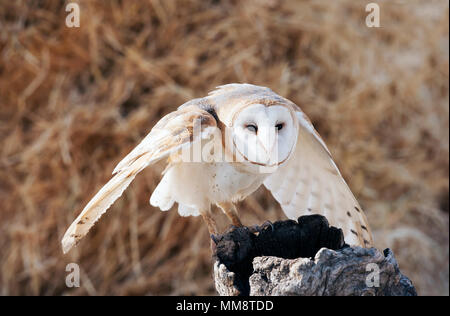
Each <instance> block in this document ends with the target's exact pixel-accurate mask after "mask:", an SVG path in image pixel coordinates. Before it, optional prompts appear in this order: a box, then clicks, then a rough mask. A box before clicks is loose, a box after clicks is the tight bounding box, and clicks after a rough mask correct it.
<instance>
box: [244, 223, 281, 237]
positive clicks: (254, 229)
mask: <svg viewBox="0 0 450 316" xmlns="http://www.w3.org/2000/svg"><path fill="white" fill-rule="evenodd" d="M267 227H270V229H271V230H272V232H273V231H274V230H275V228H274V226H273V224H272V222H271V221H265V222H264V223H263V224H262V225H261V226H258V225H253V226H250V227H248V230H249V231H250V232H251V233H253V234H256V233H258V234H259V233H261V232H262V231H263V230H264V229H266V228H267Z"/></svg>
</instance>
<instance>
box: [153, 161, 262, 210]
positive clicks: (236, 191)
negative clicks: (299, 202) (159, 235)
mask: <svg viewBox="0 0 450 316" xmlns="http://www.w3.org/2000/svg"><path fill="white" fill-rule="evenodd" d="M266 177H267V175H264V174H261V175H257V176H255V175H252V176H249V174H248V173H246V172H245V171H241V170H239V169H238V168H236V167H235V166H234V164H232V163H227V162H219V163H177V164H174V165H172V166H170V167H169V169H168V170H167V172H166V173H165V174H164V176H163V178H162V179H161V182H160V183H159V184H158V186H157V188H156V189H155V191H154V192H153V194H152V197H151V199H150V203H151V204H152V205H153V206H156V207H159V208H161V210H168V209H170V208H171V207H172V205H173V203H174V202H177V203H178V204H179V212H180V215H183V216H189V215H193V216H196V215H199V210H205V209H209V207H210V205H211V204H216V203H221V202H227V201H238V200H241V199H243V198H245V197H246V196H248V195H249V194H251V193H253V192H254V191H255V190H256V189H258V187H259V186H260V185H261V184H262V183H263V182H264V180H265V178H266Z"/></svg>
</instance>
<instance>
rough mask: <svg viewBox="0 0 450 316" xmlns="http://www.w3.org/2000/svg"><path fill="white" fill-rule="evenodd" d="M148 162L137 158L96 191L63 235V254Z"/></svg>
mask: <svg viewBox="0 0 450 316" xmlns="http://www.w3.org/2000/svg"><path fill="white" fill-rule="evenodd" d="M148 161H149V159H148V157H147V155H143V156H141V157H139V159H137V160H136V161H134V162H133V163H132V164H131V165H129V166H128V167H126V168H124V169H122V170H121V171H120V172H118V173H117V174H116V175H115V176H114V177H113V178H112V179H111V180H109V182H108V183H106V184H105V185H104V186H103V187H102V188H101V189H100V191H98V193H97V194H96V195H95V196H94V197H93V198H92V200H91V201H90V202H89V203H88V204H87V205H86V207H85V208H84V209H83V211H82V212H81V213H80V215H78V217H77V218H76V219H75V220H74V221H73V223H72V224H71V225H70V227H69V228H68V229H67V231H66V233H65V234H64V237H63V239H62V241H61V243H62V249H63V252H64V253H67V252H68V251H69V250H70V249H71V248H72V247H73V246H74V245H76V244H77V243H78V242H79V241H80V240H81V238H83V237H84V236H85V235H86V234H87V233H88V232H89V230H90V229H91V227H92V226H94V224H95V222H96V221H97V220H98V219H99V218H100V217H101V216H102V215H103V213H105V212H106V211H107V210H108V208H109V207H110V206H111V205H112V204H113V203H114V202H115V201H116V200H117V199H118V198H119V197H120V196H121V195H122V193H123V192H124V191H125V189H126V188H127V187H128V186H129V185H130V183H131V181H133V179H134V177H135V176H136V175H137V174H138V173H139V172H140V171H141V170H142V169H144V168H145V167H146V166H147V165H148Z"/></svg>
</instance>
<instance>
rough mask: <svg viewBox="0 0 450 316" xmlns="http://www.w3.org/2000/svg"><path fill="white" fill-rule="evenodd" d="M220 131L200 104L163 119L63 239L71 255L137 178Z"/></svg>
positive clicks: (71, 226)
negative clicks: (141, 172) (146, 170)
mask: <svg viewBox="0 0 450 316" xmlns="http://www.w3.org/2000/svg"><path fill="white" fill-rule="evenodd" d="M216 128H217V122H216V120H215V118H214V117H213V116H212V115H211V114H209V113H208V112H207V111H205V110H203V109H201V108H200V107H199V106H198V105H189V106H186V107H183V108H180V109H179V110H177V111H175V112H172V113H170V114H168V115H166V116H165V117H163V118H162V119H161V120H160V121H159V122H158V123H157V124H156V125H155V127H154V128H153V129H152V131H151V132H150V133H149V134H148V135H147V136H146V137H145V138H144V140H143V141H142V142H141V143H140V144H139V145H138V146H137V147H136V148H135V149H133V150H132V151H131V152H130V153H129V154H128V155H127V156H126V157H125V158H124V159H123V160H122V161H121V162H120V163H119V164H118V165H117V167H116V168H115V169H114V172H113V174H115V175H114V176H113V178H112V179H111V180H110V181H109V182H108V183H107V184H105V186H103V187H102V188H101V189H100V191H99V192H98V193H97V194H96V195H95V196H94V197H93V198H92V200H91V201H90V202H89V203H88V204H87V205H86V207H85V208H84V209H83V211H82V212H81V213H80V215H79V216H78V217H77V218H76V219H75V221H74V222H73V223H72V224H71V225H70V227H69V228H68V229H67V231H66V233H65V234H64V237H63V239H62V248H63V252H64V253H66V252H68V251H69V250H70V249H71V248H72V247H73V246H74V245H75V244H77V243H78V241H79V240H80V239H81V238H83V237H84V236H85V235H86V234H87V233H88V231H89V229H90V228H91V227H92V226H93V225H94V224H95V222H96V221H97V220H98V219H99V218H100V216H102V214H103V213H105V212H106V210H107V209H108V208H109V207H110V206H111V205H112V204H113V203H114V201H115V200H117V199H118V198H119V197H120V196H121V195H122V193H123V191H124V190H125V189H126V188H127V187H128V185H129V184H130V183H131V181H133V179H134V177H135V176H136V175H137V174H138V173H139V172H140V171H141V170H142V169H144V168H145V167H147V166H148V165H149V164H151V163H154V162H156V161H158V160H160V159H162V158H165V157H168V156H169V155H170V154H171V153H174V152H176V151H178V150H180V149H181V148H182V147H184V146H191V145H192V144H193V143H195V142H196V141H200V140H201V139H202V138H208V137H210V135H212V133H213V132H214V131H215V129H216Z"/></svg>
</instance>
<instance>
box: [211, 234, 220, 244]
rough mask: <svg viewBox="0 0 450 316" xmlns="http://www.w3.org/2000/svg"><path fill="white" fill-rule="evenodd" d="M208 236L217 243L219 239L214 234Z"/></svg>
mask: <svg viewBox="0 0 450 316" xmlns="http://www.w3.org/2000/svg"><path fill="white" fill-rule="evenodd" d="M210 237H211V240H212V241H214V244H216V245H217V243H218V242H219V241H218V240H217V237H216V236H215V235H214V234H211V236H210Z"/></svg>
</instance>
